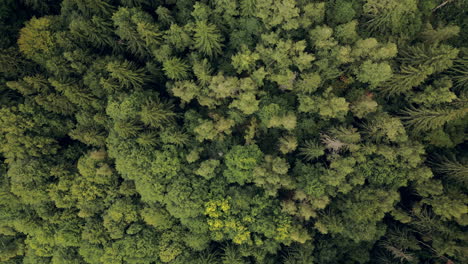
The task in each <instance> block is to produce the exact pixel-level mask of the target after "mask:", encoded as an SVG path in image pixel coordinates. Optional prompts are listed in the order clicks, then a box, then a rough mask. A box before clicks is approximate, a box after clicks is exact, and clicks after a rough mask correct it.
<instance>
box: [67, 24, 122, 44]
mask: <svg viewBox="0 0 468 264" xmlns="http://www.w3.org/2000/svg"><path fill="white" fill-rule="evenodd" d="M69 27H70V32H71V33H72V34H73V35H75V36H76V37H78V38H80V39H81V40H82V41H85V42H86V43H89V44H91V45H93V46H95V47H98V48H105V47H113V48H116V49H117V48H118V45H117V39H116V37H114V35H113V28H112V22H111V21H107V20H106V19H104V18H101V17H98V16H93V17H92V18H91V19H90V20H89V19H85V18H75V19H73V20H72V21H71V23H70V26H69Z"/></svg>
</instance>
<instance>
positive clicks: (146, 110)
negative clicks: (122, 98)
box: [140, 98, 176, 128]
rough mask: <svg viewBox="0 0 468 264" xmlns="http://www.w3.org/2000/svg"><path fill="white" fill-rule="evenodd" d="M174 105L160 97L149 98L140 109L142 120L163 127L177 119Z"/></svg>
mask: <svg viewBox="0 0 468 264" xmlns="http://www.w3.org/2000/svg"><path fill="white" fill-rule="evenodd" d="M173 107H174V106H173V105H172V104H171V103H168V102H161V101H160V100H159V98H157V99H148V100H147V101H146V102H145V103H144V104H143V106H142V108H141V111H140V118H141V121H142V122H143V123H144V124H146V125H148V126H151V127H154V128H163V127H165V126H167V125H168V124H169V123H172V122H173V121H174V119H175V116H176V114H175V113H174V112H173V111H172V109H173Z"/></svg>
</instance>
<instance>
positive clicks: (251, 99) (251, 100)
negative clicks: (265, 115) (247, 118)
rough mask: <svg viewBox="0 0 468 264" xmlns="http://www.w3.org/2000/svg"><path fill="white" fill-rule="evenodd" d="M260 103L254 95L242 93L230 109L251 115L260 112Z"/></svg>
mask: <svg viewBox="0 0 468 264" xmlns="http://www.w3.org/2000/svg"><path fill="white" fill-rule="evenodd" d="M258 104H259V101H258V100H257V98H255V95H254V94H252V93H242V94H241V95H240V96H239V98H238V99H236V100H234V101H232V103H231V104H230V105H229V107H234V108H237V109H239V110H241V111H242V112H243V113H244V114H246V115H251V114H253V113H255V112H257V111H258V108H259V107H258Z"/></svg>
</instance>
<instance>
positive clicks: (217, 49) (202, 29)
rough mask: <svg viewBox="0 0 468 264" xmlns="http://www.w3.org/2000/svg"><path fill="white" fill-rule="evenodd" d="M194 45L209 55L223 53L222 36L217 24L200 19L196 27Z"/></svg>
mask: <svg viewBox="0 0 468 264" xmlns="http://www.w3.org/2000/svg"><path fill="white" fill-rule="evenodd" d="M194 31H195V34H194V42H195V43H194V46H195V48H196V49H198V50H199V51H200V52H202V53H203V54H205V55H206V56H208V57H213V56H216V55H217V54H219V53H221V48H222V43H221V42H222V40H223V38H222V36H221V34H220V32H219V30H218V29H217V28H216V26H215V25H213V24H209V23H208V22H206V21H198V22H196V24H195V27H194Z"/></svg>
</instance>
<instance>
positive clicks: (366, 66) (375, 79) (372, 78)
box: [356, 60, 393, 87]
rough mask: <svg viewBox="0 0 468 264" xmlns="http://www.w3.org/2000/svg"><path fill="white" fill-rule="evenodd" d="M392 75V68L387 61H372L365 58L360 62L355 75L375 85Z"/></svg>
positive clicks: (362, 80)
mask: <svg viewBox="0 0 468 264" xmlns="http://www.w3.org/2000/svg"><path fill="white" fill-rule="evenodd" d="M392 75H393V74H392V68H391V67H390V65H388V63H385V62H382V63H372V62H371V61H369V60H367V61H365V62H364V63H363V64H361V67H360V68H359V71H358V72H357V74H356V77H357V79H358V80H359V81H361V82H364V83H369V84H370V85H371V86H374V87H375V86H378V85H379V84H380V83H382V82H384V81H387V80H388V79H390V78H391V77H392Z"/></svg>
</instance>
